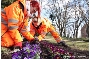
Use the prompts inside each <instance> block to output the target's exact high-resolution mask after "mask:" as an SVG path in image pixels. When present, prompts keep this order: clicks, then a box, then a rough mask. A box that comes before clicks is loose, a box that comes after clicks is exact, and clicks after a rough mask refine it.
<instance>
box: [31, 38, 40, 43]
mask: <svg viewBox="0 0 90 59" xmlns="http://www.w3.org/2000/svg"><path fill="white" fill-rule="evenodd" d="M30 43H31V44H38V43H39V39H38V38H37V37H35V38H34V40H32V41H31V42H30Z"/></svg>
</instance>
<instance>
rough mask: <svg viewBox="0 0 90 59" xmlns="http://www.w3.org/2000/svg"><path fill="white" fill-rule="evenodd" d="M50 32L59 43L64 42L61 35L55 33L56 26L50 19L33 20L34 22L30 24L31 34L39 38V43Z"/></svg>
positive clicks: (36, 18)
mask: <svg viewBox="0 0 90 59" xmlns="http://www.w3.org/2000/svg"><path fill="white" fill-rule="evenodd" d="M48 32H50V33H51V34H52V36H53V37H54V38H55V40H56V41H57V43H59V42H60V41H61V40H62V38H61V37H60V36H59V34H58V33H57V32H56V31H55V28H54V26H53V25H52V24H51V22H50V21H49V20H48V19H46V18H38V17H35V18H32V21H31V23H30V33H31V34H32V36H38V39H39V41H41V40H42V39H43V38H44V37H45V36H46V34H47V33H48Z"/></svg>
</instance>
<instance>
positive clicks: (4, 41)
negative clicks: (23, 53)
mask: <svg viewBox="0 0 90 59" xmlns="http://www.w3.org/2000/svg"><path fill="white" fill-rule="evenodd" d="M25 3H26V1H25V0H17V1H15V2H14V3H12V4H11V5H9V6H8V7H5V8H4V10H2V11H1V46H2V47H11V46H19V47H20V48H21V47H22V41H23V39H22V37H21V35H20V34H22V35H23V36H24V37H25V38H27V39H28V40H29V41H31V40H33V39H34V37H33V36H32V35H31V34H30V32H28V31H27V29H26V28H27V25H28V18H29V16H27V9H26V6H25V5H26V4H25ZM33 5H39V4H38V2H37V1H31V2H30V7H31V8H30V13H31V14H32V13H35V12H36V11H38V15H40V13H39V12H40V10H39V6H33Z"/></svg>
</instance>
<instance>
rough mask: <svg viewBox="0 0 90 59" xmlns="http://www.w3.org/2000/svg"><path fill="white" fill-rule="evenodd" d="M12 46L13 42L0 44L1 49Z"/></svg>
mask: <svg viewBox="0 0 90 59" xmlns="http://www.w3.org/2000/svg"><path fill="white" fill-rule="evenodd" d="M13 45H14V43H13V42H10V43H8V42H7V43H6V42H1V46H3V47H11V46H13Z"/></svg>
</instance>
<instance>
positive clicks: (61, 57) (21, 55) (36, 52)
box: [12, 41, 74, 59]
mask: <svg viewBox="0 0 90 59" xmlns="http://www.w3.org/2000/svg"><path fill="white" fill-rule="evenodd" d="M48 58H49V59H74V57H73V54H72V53H71V52H68V51H66V50H64V49H63V48H60V47H58V46H55V45H54V44H52V43H48V42H47V41H41V42H39V44H37V43H36V44H30V42H25V43H24V44H23V48H22V50H21V51H18V52H14V53H13V54H12V59H48Z"/></svg>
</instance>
